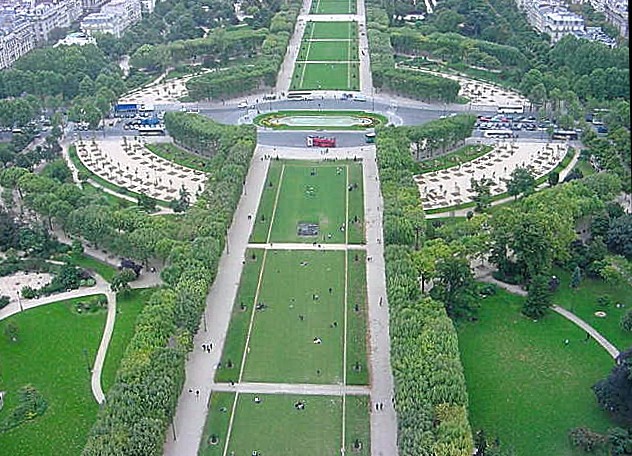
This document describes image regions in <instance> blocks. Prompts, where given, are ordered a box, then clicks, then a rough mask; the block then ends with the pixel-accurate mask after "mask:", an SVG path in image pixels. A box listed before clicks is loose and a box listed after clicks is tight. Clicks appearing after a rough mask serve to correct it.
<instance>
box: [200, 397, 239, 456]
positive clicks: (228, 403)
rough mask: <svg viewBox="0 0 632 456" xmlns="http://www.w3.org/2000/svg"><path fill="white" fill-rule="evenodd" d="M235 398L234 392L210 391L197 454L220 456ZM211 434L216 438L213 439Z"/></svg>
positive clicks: (222, 451)
mask: <svg viewBox="0 0 632 456" xmlns="http://www.w3.org/2000/svg"><path fill="white" fill-rule="evenodd" d="M234 400H235V393H218V392H215V393H212V394H211V398H210V400H209V406H208V414H207V415H206V424H205V425H204V431H203V433H202V440H201V441H200V448H199V449H198V455H199V456H222V455H223V454H224V445H225V444H226V435H227V433H228V423H229V422H230V414H231V410H232V407H233V401H234ZM213 436H215V437H216V439H213Z"/></svg>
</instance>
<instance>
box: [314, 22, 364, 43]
mask: <svg viewBox="0 0 632 456" xmlns="http://www.w3.org/2000/svg"><path fill="white" fill-rule="evenodd" d="M357 38H358V23H357V22H316V21H309V22H307V24H306V25H305V33H303V39H304V40H310V39H311V40H322V39H330V40H336V39H338V40H350V39H357Z"/></svg>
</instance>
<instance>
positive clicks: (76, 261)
mask: <svg viewBox="0 0 632 456" xmlns="http://www.w3.org/2000/svg"><path fill="white" fill-rule="evenodd" d="M68 262H69V263H70V264H73V265H75V266H79V267H81V268H84V269H87V270H89V271H94V272H96V273H97V274H99V275H100V276H101V277H103V278H104V279H105V280H106V281H107V282H111V281H112V277H114V275H115V274H116V273H117V272H118V270H117V269H116V268H115V267H114V266H110V265H109V264H106V263H103V262H101V261H99V260H97V259H96V258H92V257H91V256H88V255H86V254H81V255H70V256H68Z"/></svg>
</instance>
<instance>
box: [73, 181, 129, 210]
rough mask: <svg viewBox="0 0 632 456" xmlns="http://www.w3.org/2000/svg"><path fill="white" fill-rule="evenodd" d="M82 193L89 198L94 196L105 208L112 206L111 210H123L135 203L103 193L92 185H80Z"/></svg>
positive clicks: (87, 183)
mask: <svg viewBox="0 0 632 456" xmlns="http://www.w3.org/2000/svg"><path fill="white" fill-rule="evenodd" d="M82 188H83V192H84V193H85V194H87V195H90V196H96V197H98V198H99V199H100V201H99V202H100V203H101V204H103V205H107V206H112V207H113V208H116V209H119V208H125V207H130V206H136V203H134V202H133V201H130V200H126V199H125V198H120V197H118V196H116V195H112V194H111V193H107V192H104V191H103V189H101V188H98V187H95V186H94V185H92V184H90V183H89V182H86V183H84V184H83V185H82Z"/></svg>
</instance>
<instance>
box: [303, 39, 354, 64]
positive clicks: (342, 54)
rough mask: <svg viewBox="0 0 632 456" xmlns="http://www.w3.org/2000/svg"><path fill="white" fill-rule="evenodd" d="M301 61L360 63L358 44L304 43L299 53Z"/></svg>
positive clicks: (336, 42) (346, 42)
mask: <svg viewBox="0 0 632 456" xmlns="http://www.w3.org/2000/svg"><path fill="white" fill-rule="evenodd" d="M297 60H299V61H310V62H322V61H331V62H348V61H354V62H356V61H358V42H357V41H355V40H349V41H307V42H306V41H303V43H302V44H301V49H300V50H299V51H298V58H297Z"/></svg>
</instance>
